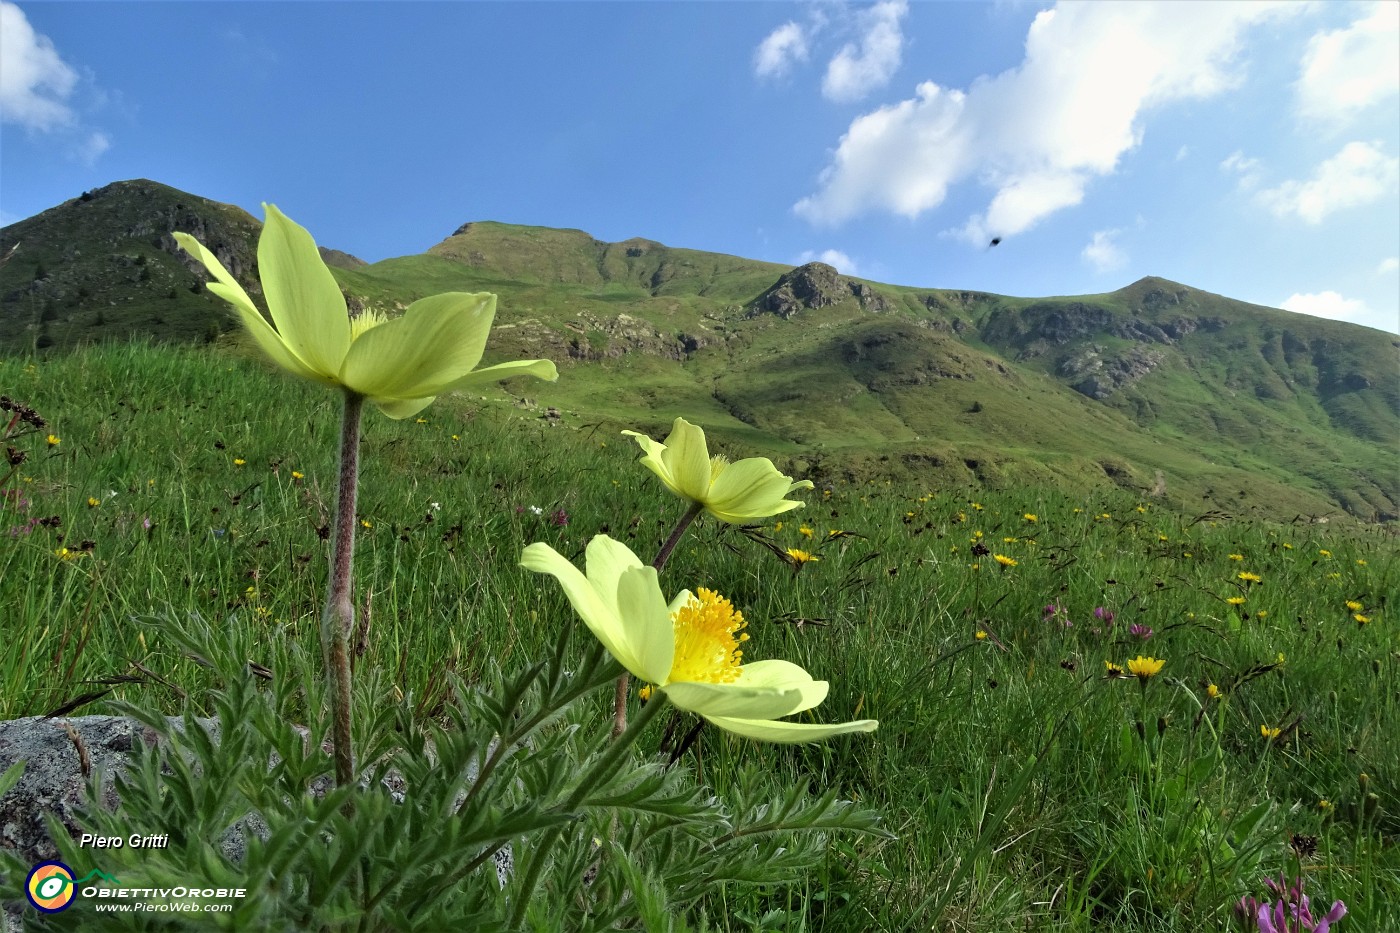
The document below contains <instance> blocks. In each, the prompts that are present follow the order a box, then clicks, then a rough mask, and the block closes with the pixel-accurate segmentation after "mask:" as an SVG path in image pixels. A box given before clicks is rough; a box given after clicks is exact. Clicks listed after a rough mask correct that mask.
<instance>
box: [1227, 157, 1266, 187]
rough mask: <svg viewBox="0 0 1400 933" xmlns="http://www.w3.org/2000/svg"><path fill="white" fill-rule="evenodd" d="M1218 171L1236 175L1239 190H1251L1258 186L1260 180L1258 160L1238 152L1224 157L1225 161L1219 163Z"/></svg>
mask: <svg viewBox="0 0 1400 933" xmlns="http://www.w3.org/2000/svg"><path fill="white" fill-rule="evenodd" d="M1220 169H1221V171H1225V172H1234V173H1235V174H1236V175H1238V176H1239V177H1240V187H1241V188H1246V189H1247V188H1253V187H1255V186H1256V185H1258V184H1259V179H1260V178H1261V172H1260V168H1259V160H1258V159H1253V158H1250V157H1249V156H1246V155H1245V154H1244V153H1243V152H1240V151H1238V150H1236V151H1235V152H1232V153H1230V155H1228V156H1226V158H1225V160H1224V161H1223V162H1221V163H1220Z"/></svg>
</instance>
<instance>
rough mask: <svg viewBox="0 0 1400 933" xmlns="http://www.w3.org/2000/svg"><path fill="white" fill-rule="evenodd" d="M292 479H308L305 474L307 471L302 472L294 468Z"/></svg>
mask: <svg viewBox="0 0 1400 933" xmlns="http://www.w3.org/2000/svg"><path fill="white" fill-rule="evenodd" d="M292 479H294V480H303V479H306V474H305V473H301V472H299V471H297V470H293V471H292Z"/></svg>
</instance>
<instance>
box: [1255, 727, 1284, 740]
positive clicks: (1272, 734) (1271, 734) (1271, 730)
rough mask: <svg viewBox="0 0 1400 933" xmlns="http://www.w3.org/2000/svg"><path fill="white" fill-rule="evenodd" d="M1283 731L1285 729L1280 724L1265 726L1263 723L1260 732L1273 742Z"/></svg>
mask: <svg viewBox="0 0 1400 933" xmlns="http://www.w3.org/2000/svg"><path fill="white" fill-rule="evenodd" d="M1282 731H1283V730H1282V729H1280V728H1279V727H1278V726H1264V725H1261V726H1260V727H1259V734H1260V735H1262V736H1263V737H1264V738H1265V739H1267V740H1268V741H1270V742H1272V741H1273V740H1274V739H1276V738H1278V737H1279V733H1281V732H1282Z"/></svg>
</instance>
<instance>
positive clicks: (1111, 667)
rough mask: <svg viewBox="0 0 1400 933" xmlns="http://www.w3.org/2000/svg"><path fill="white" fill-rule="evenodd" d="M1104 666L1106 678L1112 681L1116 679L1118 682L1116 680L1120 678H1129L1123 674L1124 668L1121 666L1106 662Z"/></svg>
mask: <svg viewBox="0 0 1400 933" xmlns="http://www.w3.org/2000/svg"><path fill="white" fill-rule="evenodd" d="M1103 666H1104V672H1105V673H1104V676H1105V677H1108V678H1110V679H1115V680H1116V679H1118V678H1120V677H1127V676H1128V675H1127V674H1124V673H1123V668H1122V667H1120V666H1119V665H1117V664H1114V663H1113V662H1112V661H1105V662H1103Z"/></svg>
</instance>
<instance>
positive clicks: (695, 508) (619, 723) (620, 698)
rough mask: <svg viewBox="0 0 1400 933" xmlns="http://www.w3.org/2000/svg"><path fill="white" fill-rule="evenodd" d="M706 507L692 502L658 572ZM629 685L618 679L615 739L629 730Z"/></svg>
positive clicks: (662, 554)
mask: <svg viewBox="0 0 1400 933" xmlns="http://www.w3.org/2000/svg"><path fill="white" fill-rule="evenodd" d="M704 508H705V506H704V505H703V504H702V503H699V502H692V503H691V504H690V508H688V509H687V510H686V512H685V514H684V515H682V516H681V520H680V521H678V522H676V528H675V530H674V531H672V532H671V537H669V538H667V539H666V543H665V544H663V545H661V550H659V551H657V552H656V560H654V561H652V562H651V565H652V566H653V567H655V568H656V572H657V573H658V574H659V573H661V569H662V568H663V567H665V566H666V560H667V558H669V557H670V556H671V552H672V551H674V550H675V549H676V545H677V544H679V543H680V540H681V536H682V535H684V534H685V533H686V530H687V529H688V528H690V523H691V522H693V521H695V519H696V518H697V517H699V515H700V512H701V510H702V509H704ZM627 683H628V677H627V675H626V674H625V673H624V674H623V675H622V676H620V677H618V678H617V690H616V692H615V693H614V694H613V738H617V737H618V736H620V735H622V733H623V730H625V729H626V728H627Z"/></svg>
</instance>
